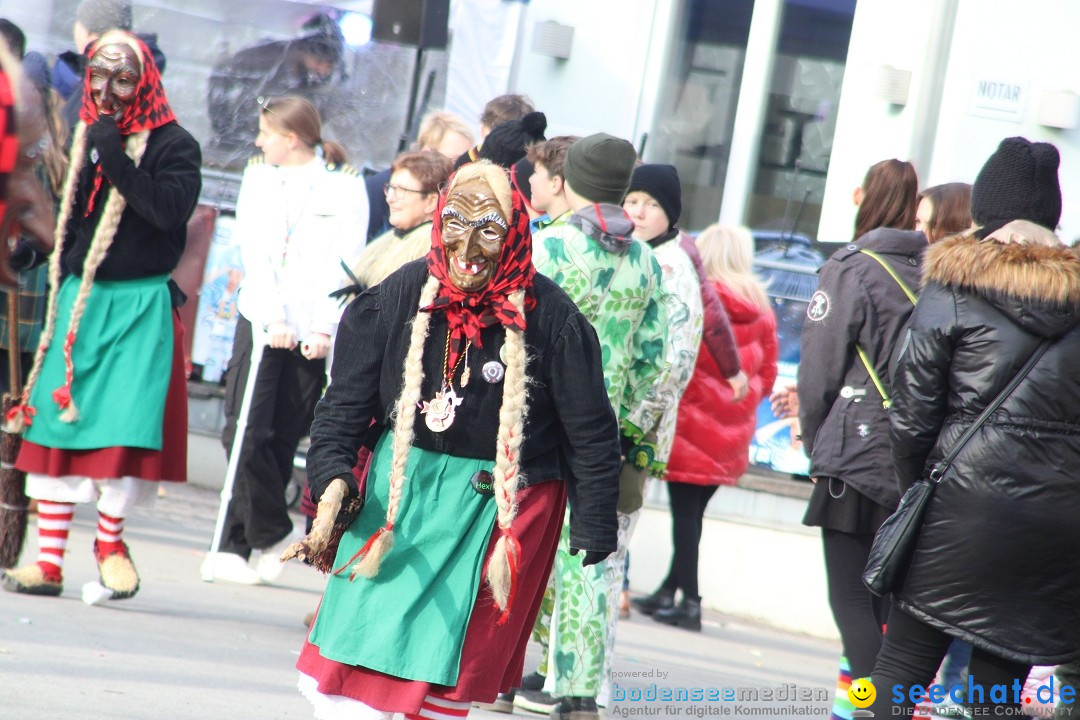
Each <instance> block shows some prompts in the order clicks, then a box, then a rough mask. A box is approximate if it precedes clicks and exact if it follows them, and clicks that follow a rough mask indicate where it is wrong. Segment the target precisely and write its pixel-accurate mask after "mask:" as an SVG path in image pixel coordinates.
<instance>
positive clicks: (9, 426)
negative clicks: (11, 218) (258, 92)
mask: <svg viewBox="0 0 1080 720" xmlns="http://www.w3.org/2000/svg"><path fill="white" fill-rule="evenodd" d="M149 137H150V132H149V131H144V132H140V133H135V134H134V135H131V136H130V137H129V138H128V140H127V143H126V147H125V151H126V152H127V155H128V157H130V158H131V159H132V161H133V162H134V163H135V165H136V166H138V165H139V163H140V161H141V160H142V156H143V154H144V153H145V152H146V144H147V141H148V139H149ZM85 157H86V124H85V123H83V122H81V121H80V122H79V123H78V124H77V125H76V126H75V132H74V134H73V136H72V144H71V158H72V161H71V164H70V165H69V166H68V172H67V177H66V178H65V179H64V188H63V194H62V196H61V200H60V213H59V216H58V217H57V221H56V234H55V237H54V247H53V251H52V254H51V255H50V256H49V301H48V306H47V310H46V314H45V327H44V328H43V329H42V332H41V340H40V341H39V343H38V347H37V349H36V351H35V353H34V364H33V367H32V368H31V370H30V374H29V376H28V377H27V380H26V385H25V387H24V388H23V395H22V401H21V403H20V407H19V408H17V410H18V411H17V412H13V413H11V414H9V416H8V417H7V418H6V420H5V422H4V430H5V431H7V432H13V433H20V432H22V431H23V430H24V429H25V427H26V425H27V424H29V423H28V422H27V420H28V419H29V418H32V416H33V413H34V411H33V408H31V407H30V406H29V403H30V393H31V391H32V390H33V388H34V386H35V385H36V384H37V381H38V378H40V376H41V368H42V365H43V364H44V361H45V352H46V350H48V348H49V345H51V344H52V340H53V337H54V336H55V334H56V321H57V318H58V315H59V294H60V292H59V290H60V274H61V254H62V253H63V250H64V240H65V237H66V235H67V225H68V223H69V222H70V220H71V214H72V211H73V209H74V206H75V187H76V185H77V184H78V183H77V180H78V176H79V172H80V171H81V170H82V167H83V164H84V159H85ZM126 206H127V202H126V201H125V200H124V197H123V195H121V194H120V193H119V192H116V190H115V189H114V188H110V189H109V190H108V193H107V194H106V200H105V208H104V210H103V211H102V214H101V219H100V220H99V221H98V225H97V228H96V229H95V231H94V237H93V238H92V239H91V242H90V247H89V249H88V250H87V255H86V259H85V261H84V263H83V274H82V278H81V280H80V282H79V292H78V295H77V296H76V298H75V303H74V305H73V307H72V312H71V320H70V322H69V325H68V333H67V337H66V338H65V348H64V357H65V366H66V368H67V372H66V373H65V375H66V382H65V385H64V387H63V388H61V390H63V389H65V388H66V390H67V392H68V395H67V397H66V402H63V403H61V407H62V411H61V413H60V419H61V420H63V421H64V422H75V421H76V420H78V417H79V413H78V408H77V407H76V405H75V402H74V399H73V398H71V396H70V389H71V388H70V385H71V372H72V365H71V354H72V351H73V349H74V344H75V337H76V334H77V332H78V328H79V323H80V322H81V320H82V316H83V314H84V312H85V310H86V301H87V298H88V297H89V296H90V290H91V288H92V287H93V284H94V275H95V274H96V273H97V269H98V267H99V266H100V265H101V263H102V262H103V261H104V260H105V256H106V254H107V253H108V250H109V247H110V246H111V245H112V242H113V238H114V237H115V236H116V230H117V228H118V227H119V225H120V218H121V216H122V215H123V213H124V208H125V207H126Z"/></svg>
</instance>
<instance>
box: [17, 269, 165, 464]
mask: <svg viewBox="0 0 1080 720" xmlns="http://www.w3.org/2000/svg"><path fill="white" fill-rule="evenodd" d="M168 280H169V278H168V276H166V275H159V276H155V277H150V278H140V279H138V280H114V281H102V280H95V281H94V285H93V287H92V288H91V290H90V296H89V298H87V302H86V310H85V312H84V313H83V317H82V321H81V322H80V323H79V332H78V335H77V337H76V339H75V347H74V350H73V352H72V360H73V363H74V366H75V373H74V379H73V381H72V385H71V396H72V399H73V400H74V402H75V406H76V407H77V408H78V410H79V419H78V420H77V421H76V422H73V423H67V422H63V421H62V420H60V412H61V411H60V408H59V407H58V406H57V404H56V402H54V401H53V398H52V392H53V390H55V389H56V388H59V387H61V386H63V385H64V338H65V337H66V336H67V330H68V325H69V323H70V321H71V309H72V306H73V305H74V304H75V297H76V295H78V293H79V278H77V277H74V276H69V277H68V278H67V279H65V280H64V282H63V283H61V285H60V294H59V302H58V307H59V314H58V317H57V319H56V332H55V333H54V335H53V339H52V342H51V343H50V344H49V349H48V350H47V351H46V353H45V363H44V365H42V368H41V377H39V378H38V381H37V383H36V384H35V385H34V389H33V391H32V392H31V394H30V405H31V406H32V407H34V408H35V410H36V411H37V414H36V415H34V419H33V424H32V425H31V426H30V427H29V428H27V430H26V434H25V437H26V439H27V440H29V441H30V442H33V443H36V444H38V445H43V446H45V447H50V448H59V449H62V450H93V449H98V448H106V447H134V448H145V449H148V450H160V449H161V433H162V418H163V415H164V412H165V395H166V393H167V391H168V389H169V375H170V372H171V370H172V353H173V322H172V300H171V298H170V295H169V287H168V285H167V283H168Z"/></svg>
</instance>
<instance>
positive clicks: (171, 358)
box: [0, 31, 201, 600]
mask: <svg viewBox="0 0 1080 720" xmlns="http://www.w3.org/2000/svg"><path fill="white" fill-rule="evenodd" d="M89 54H90V60H89V63H88V65H87V70H86V77H85V78H84V82H83V102H82V110H81V111H80V115H79V117H80V122H79V124H78V125H77V126H76V127H75V129H74V133H73V139H72V147H71V163H70V168H69V170H68V175H67V179H66V180H65V183H64V190H63V196H62V198H61V201H60V208H59V217H58V218H57V222H56V237H55V249H54V251H53V254H52V256H51V257H50V260H49V284H50V287H51V290H52V292H51V294H50V300H49V306H48V311H47V314H46V320H45V328H44V330H43V332H42V337H41V344H40V346H39V347H38V349H37V354H36V357H35V361H34V367H33V370H32V371H31V373H30V377H29V379H28V381H27V384H26V388H25V390H24V394H23V397H22V402H21V404H20V405H18V406H16V407H15V408H13V410H12V411H11V412H10V413H9V414H8V416H7V417H6V418H5V421H6V422H5V429H7V430H8V431H11V432H18V431H24V433H25V435H24V440H23V444H22V450H21V452H20V454H19V459H18V462H17V467H18V469H19V470H23V471H25V472H26V473H27V481H26V486H27V494H28V495H29V496H30V497H32V498H37V500H38V508H39V514H38V533H39V543H38V544H39V548H40V549H39V554H38V561H37V562H36V563H32V564H28V565H24V566H22V567H19V568H17V569H15V570H9V571H7V572H5V573H4V574H3V576H2V579H0V582H2V585H3V587H4V589H5V590H9V591H12V592H20V593H28V594H34V595H59V594H60V593H61V591H62V589H63V579H62V567H63V562H64V550H65V545H66V543H67V537H68V529H69V527H70V525H71V519H72V512H73V509H74V505H75V503H80V502H96V504H97V509H98V527H97V539H96V541H95V543H94V555H95V559H96V561H97V563H98V568H99V572H100V575H101V585H102V586H103V587H104V593H103V594H104V597H108V598H111V599H115V600H119V599H123V598H129V597H131V596H132V595H134V594H135V593H136V592H137V591H138V588H139V577H138V574H137V573H136V571H135V566H134V565H133V564H132V561H131V558H130V556H129V554H128V548H127V545H126V544H125V543H124V542H123V540H122V539H121V538H122V532H123V525H124V518H125V517H126V515H127V513H128V511H129V510H130V509H131V507H133V506H134V505H135V504H138V503H140V502H141V501H149V500H150V499H152V498H153V497H156V495H157V493H156V489H155V483H154V481H161V480H172V481H177V482H182V481H183V480H185V477H186V474H187V473H186V455H187V449H186V436H187V409H186V394H185V393H186V390H185V384H184V374H183V358H182V343H181V335H180V333H181V330H180V324H179V320H178V318H177V315H176V313H175V310H174V305H176V304H177V303H176V302H174V297H177V298H178V297H180V294H179V291H178V290H175V286H172V285H170V281H169V274H170V273H171V272H172V271H173V269H174V268H175V267H176V265H177V263H178V262H179V260H180V256H181V254H182V253H183V250H184V243H185V238H186V226H187V220H188V218H189V217H190V216H191V213H192V211H193V210H194V209H195V204H196V202H197V201H198V196H199V190H200V186H201V175H200V166H201V154H200V151H199V145H198V143H197V142H196V141H195V139H194V138H193V137H192V136H191V135H190V134H189V133H188V132H187V131H186V130H184V129H183V128H181V127H180V126H179V125H178V124H177V123H176V120H175V118H174V116H173V113H172V111H171V110H170V109H169V105H168V103H167V102H166V99H165V91H164V89H163V88H162V85H161V77H160V74H159V73H158V70H157V67H156V66H155V64H154V60H153V57H152V56H151V54H150V52H149V51H148V50H147V48H146V46H145V45H144V44H143V43H142V42H141V41H140V40H138V39H137V38H135V36H134V35H131V34H130V33H126V32H120V31H113V32H109V33H106V34H104V35H102V36H101V37H100V38H99V39H98V40H97V42H96V43H95V44H94V45H93V46H92V47H91V49H90V53H89ZM85 597H86V596H85V595H84V598H85ZM98 597H100V596H98Z"/></svg>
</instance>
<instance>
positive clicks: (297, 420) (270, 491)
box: [220, 317, 326, 558]
mask: <svg viewBox="0 0 1080 720" xmlns="http://www.w3.org/2000/svg"><path fill="white" fill-rule="evenodd" d="M251 343H252V340H251V322H250V321H248V320H247V319H245V318H243V317H241V318H240V319H239V320H238V321H237V324H236V337H235V338H234V340H233V354H232V358H231V359H230V360H229V366H228V369H227V370H226V371H225V430H224V432H223V433H222V436H221V441H222V443H223V444H224V445H225V453H226V455H229V454H231V452H232V446H233V439H234V438H235V436H236V425H237V420H238V417H239V414H240V406H241V403H242V402H243V399H244V388H245V387H246V385H247V380H248V374H249V371H250V369H251ZM325 382H326V361H325V360H308V359H307V358H305V357H304V356H303V355H301V354H300V351H299V349H298V348H296V349H293V350H283V349H280V348H270V347H266V348H264V349H263V355H262V361H261V362H260V363H259V374H258V378H257V380H256V381H255V387H254V394H253V395H252V399H251V407H250V409H249V411H248V418H247V431H246V432H245V433H244V440H243V445H242V448H241V450H240V460H239V463H238V465H237V471H236V479H235V481H234V483H233V492H232V500H231V501H230V502H229V508H228V510H227V512H226V514H225V529H224V532H223V534H222V539H221V548H220V549H221V551H222V552H230V553H236V554H237V555H240V556H241V557H245V558H246V557H249V556H250V555H251V551H252V549H265V548H268V547H270V546H271V545H273V544H275V543H277V542H280V541H281V540H284V539H285V537H286V536H287V535H288V534H289V533H290V532H291V531H292V527H293V524H292V519H291V518H290V517H289V510H288V506H287V505H286V504H285V487H286V485H287V484H288V482H289V478H290V477H291V476H292V469H293V456H294V455H295V454H296V448H297V446H298V445H299V444H300V439H301V438H302V437H304V436H305V435H306V434H307V433H308V432H309V431H310V430H311V421H312V419H313V418H314V415H315V404H316V403H317V402H318V401H319V397H320V395H321V394H322V389H323V386H324V384H325Z"/></svg>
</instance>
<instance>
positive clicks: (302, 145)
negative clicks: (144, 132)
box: [203, 96, 368, 584]
mask: <svg viewBox="0 0 1080 720" xmlns="http://www.w3.org/2000/svg"><path fill="white" fill-rule="evenodd" d="M255 144H256V145H257V146H258V147H259V149H260V150H262V152H263V155H262V156H261V157H258V158H255V159H254V160H253V161H252V162H251V163H250V164H249V165H248V167H247V169H246V170H245V171H244V177H243V180H242V181H241V184H240V195H239V198H238V199H237V201H236V226H235V230H234V233H235V235H236V242H237V243H238V244H239V246H240V251H241V254H242V256H243V261H244V279H243V281H242V284H241V286H240V296H239V301H238V309H239V311H240V319H239V320H238V322H237V325H236V335H235V337H234V341H233V353H232V358H231V359H230V361H229V367H228V369H227V370H226V373H225V379H226V390H225V420H226V425H225V432H224V433H223V434H222V442H223V443H224V445H225V450H226V453H231V451H232V446H233V440H234V438H235V435H236V428H237V421H238V414H239V410H240V407H241V405H242V403H243V400H244V398H243V396H244V388H245V386H246V384H247V376H248V373H249V370H250V367H251V357H252V350H253V347H254V342H259V343H260V344H265V345H266V346H267V347H265V348H264V349H263V351H262V359H261V361H260V363H259V366H258V376H257V378H256V381H255V385H254V388H253V392H252V396H251V408H250V412H249V413H248V416H247V428H246V430H245V432H244V436H243V441H242V449H241V454H240V458H239V460H238V465H237V468H238V469H237V471H236V478H235V482H234V485H233V496H232V499H231V501H230V502H229V506H228V509H227V511H226V516H225V525H224V529H223V534H222V538H221V546H220V548H218V549H217V551H216V552H212V553H210V554H209V555H208V556H207V558H206V561H205V563H204V565H203V576H204V577H217V578H220V579H222V580H231V581H233V582H240V583H247V584H256V583H260V582H273V581H274V580H276V579H277V577H278V576H279V575H280V573H281V568H282V566H281V563H280V562H278V559H277V556H278V555H280V554H281V550H283V549H284V547H285V545H286V544H288V541H291V540H292V539H295V537H294V536H293V535H292V533H293V523H292V520H291V519H290V517H289V512H288V508H287V506H286V503H285V494H284V492H283V489H284V488H285V486H286V484H287V483H288V481H289V478H290V477H291V475H292V467H293V456H294V454H295V453H296V448H297V445H298V444H299V443H300V438H302V437H303V436H304V435H306V434H307V432H308V429H309V428H310V427H311V419H312V416H313V414H314V412H315V403H316V402H318V400H319V396H320V395H321V394H322V389H323V386H324V385H325V384H326V357H327V354H328V353H329V351H330V342H331V339H332V338H333V336H334V333H335V331H336V330H337V323H338V319H339V318H340V317H341V307H340V305H339V304H338V302H337V301H336V300H334V299H333V298H331V297H330V296H329V295H330V293H331V292H333V291H335V290H337V289H338V288H339V287H341V285H342V284H344V281H345V280H346V279H347V277H346V275H345V272H344V271H343V270H342V268H341V263H343V262H344V263H346V264H348V263H352V262H353V261H354V260H355V259H356V256H357V254H358V253H359V251H360V249H361V248H362V247H363V245H364V240H365V229H366V228H367V212H368V207H367V194H366V193H365V192H364V186H363V182H362V181H361V180H360V178H359V177H357V175H356V174H355V173H354V172H352V171H351V170H350V169H349V168H348V167H347V166H344V165H343V163H344V161H345V152H344V150H343V149H342V148H341V147H340V146H339V145H337V144H335V143H332V142H330V141H327V140H323V138H322V122H321V120H320V118H319V113H318V111H317V110H316V109H315V107H314V106H313V105H312V104H311V103H310V102H308V101H307V100H305V99H304V98H300V97H291V96H286V97H280V98H271V99H269V100H265V101H261V108H260V112H259V135H258V137H257V138H256V140H255ZM255 550H261V551H264V552H263V553H262V554H261V557H260V558H259V562H258V564H257V566H256V567H255V568H252V567H250V566H249V565H248V560H249V558H250V557H251V555H252V553H253V551H255Z"/></svg>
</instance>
